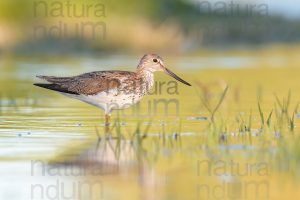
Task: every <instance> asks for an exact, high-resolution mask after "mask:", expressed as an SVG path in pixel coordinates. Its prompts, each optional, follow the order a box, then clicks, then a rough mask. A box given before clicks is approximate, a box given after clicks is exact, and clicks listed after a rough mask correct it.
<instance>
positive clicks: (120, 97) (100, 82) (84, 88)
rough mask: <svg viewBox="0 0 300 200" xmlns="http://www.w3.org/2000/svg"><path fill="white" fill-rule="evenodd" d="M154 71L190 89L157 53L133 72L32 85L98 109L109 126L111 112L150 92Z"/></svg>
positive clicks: (48, 78)
mask: <svg viewBox="0 0 300 200" xmlns="http://www.w3.org/2000/svg"><path fill="white" fill-rule="evenodd" d="M157 71H163V72H165V73H167V74H168V75H170V76H172V77H174V78H175V79H176V80H178V81H180V82H182V83H184V84H186V85H188V86H191V84H189V83H188V82H186V81H184V80H183V79H181V78H180V77H178V76H177V75H176V74H174V73H173V72H171V71H170V70H169V69H167V68H166V67H165V66H164V63H163V60H162V58H161V57H160V56H158V55H156V54H146V55H144V56H143V57H142V59H141V60H140V63H139V64H138V66H137V70H136V72H129V71H117V70H111V71H95V72H90V73H85V74H81V75H78V76H72V77H55V76H37V77H38V78H40V79H42V80H45V81H47V82H48V83H35V84H34V85H36V86H39V87H42V88H46V89H49V90H54V91H57V92H59V93H61V94H63V95H65V96H67V97H70V98H74V99H78V100H81V101H83V102H86V103H88V104H91V105H94V106H97V107H99V108H101V109H102V110H104V112H105V125H106V126H109V118H110V115H111V112H112V110H115V109H125V108H128V107H130V106H131V105H134V104H136V103H137V102H138V101H140V100H141V99H142V98H143V96H145V95H146V94H147V93H148V92H149V91H150V90H151V88H152V86H153V84H154V72H157Z"/></svg>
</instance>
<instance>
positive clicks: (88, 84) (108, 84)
mask: <svg viewBox="0 0 300 200" xmlns="http://www.w3.org/2000/svg"><path fill="white" fill-rule="evenodd" d="M133 74H134V73H133V72H126V71H98V72H90V73H85V74H81V75H78V76H73V77H54V76H37V77H38V78H40V79H43V80H46V81H47V82H49V83H51V84H47V85H48V87H47V86H45V85H46V84H35V85H37V86H40V87H44V88H47V89H50V90H55V91H59V92H64V93H71V94H84V95H94V94H97V93H99V92H103V91H108V90H111V89H115V88H118V87H119V86H120V84H121V80H122V77H124V76H125V77H127V76H131V75H133Z"/></svg>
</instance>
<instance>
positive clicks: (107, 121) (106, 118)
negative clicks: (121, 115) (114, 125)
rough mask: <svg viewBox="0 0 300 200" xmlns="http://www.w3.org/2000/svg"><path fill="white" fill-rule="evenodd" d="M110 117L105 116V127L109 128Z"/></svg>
mask: <svg viewBox="0 0 300 200" xmlns="http://www.w3.org/2000/svg"><path fill="white" fill-rule="evenodd" d="M109 121H110V115H108V114H105V126H109V125H110V122H109Z"/></svg>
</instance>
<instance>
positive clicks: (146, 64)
mask: <svg viewBox="0 0 300 200" xmlns="http://www.w3.org/2000/svg"><path fill="white" fill-rule="evenodd" d="M138 70H139V71H148V72H150V73H154V72H157V71H162V72H165V73H166V74H168V75H170V76H172V77H173V78H175V79H176V80H178V81H180V82H182V83H184V84H186V85H188V86H191V84H189V83H188V82H186V81H185V80H183V79H181V78H180V77H179V76H177V75H176V74H174V73H173V72H172V71H171V70H169V69H168V68H166V67H165V65H164V63H163V59H162V58H161V57H160V56H158V55H156V54H146V55H144V56H143V57H142V59H141V60H140V63H139V65H138Z"/></svg>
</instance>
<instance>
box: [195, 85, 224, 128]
mask: <svg viewBox="0 0 300 200" xmlns="http://www.w3.org/2000/svg"><path fill="white" fill-rule="evenodd" d="M227 91H228V86H226V88H225V89H224V90H223V92H222V94H221V96H220V98H219V100H218V103H217V104H216V106H215V107H214V108H212V107H211V105H210V102H209V101H208V100H207V98H203V97H202V96H201V95H200V99H201V101H202V103H203V105H204V107H205V108H206V109H207V111H208V112H209V113H210V121H211V122H212V123H214V122H215V114H216V112H217V111H218V109H219V108H220V106H221V105H222V103H223V101H224V99H225V97H226V94H227Z"/></svg>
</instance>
